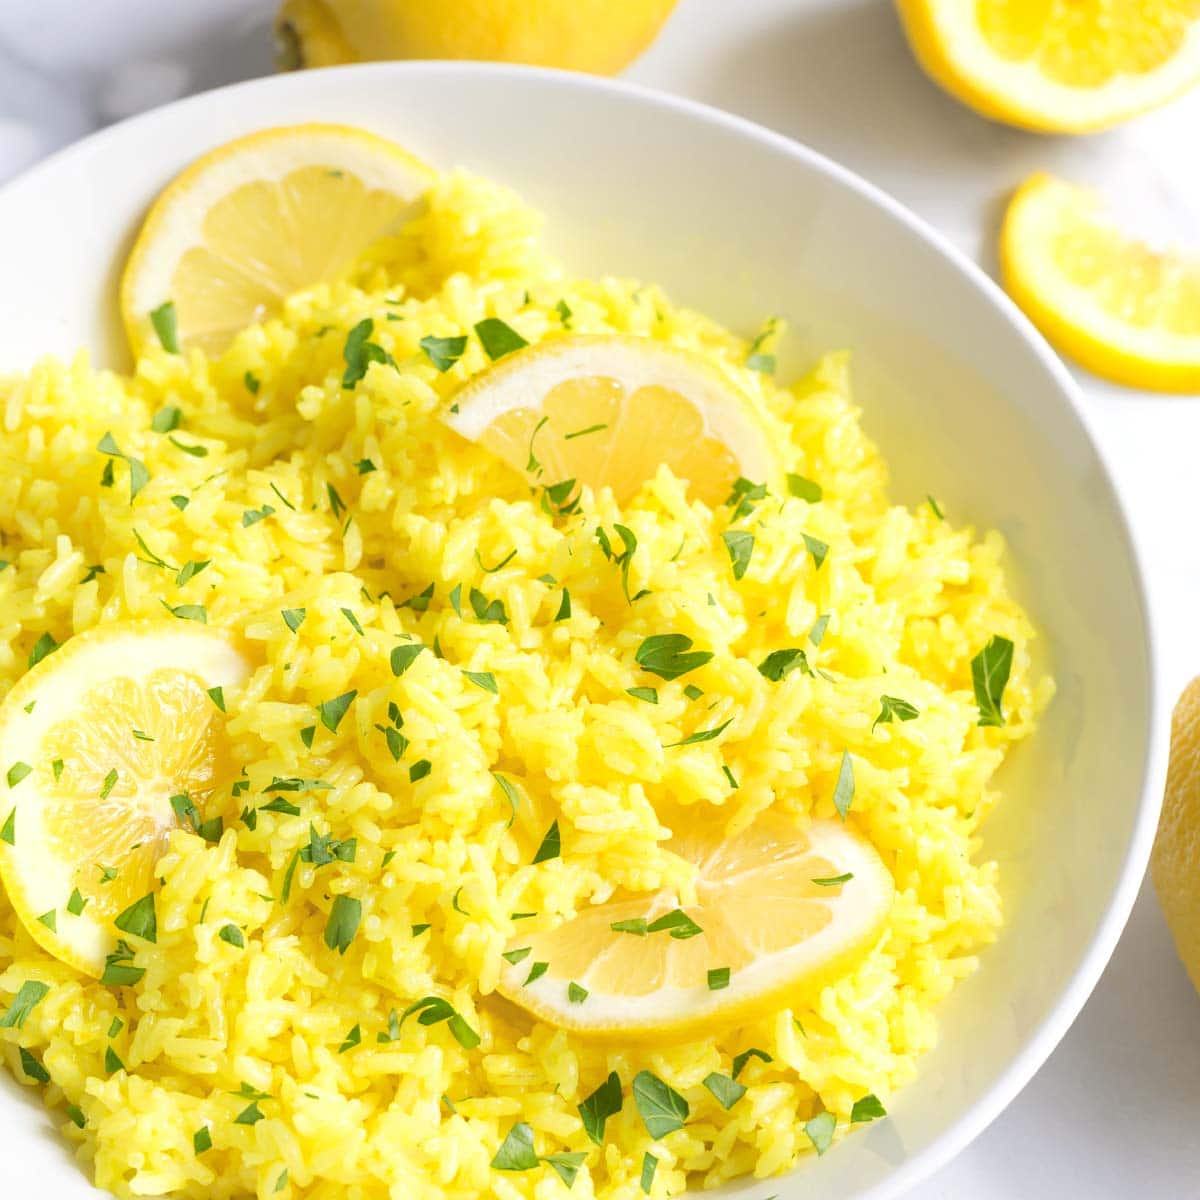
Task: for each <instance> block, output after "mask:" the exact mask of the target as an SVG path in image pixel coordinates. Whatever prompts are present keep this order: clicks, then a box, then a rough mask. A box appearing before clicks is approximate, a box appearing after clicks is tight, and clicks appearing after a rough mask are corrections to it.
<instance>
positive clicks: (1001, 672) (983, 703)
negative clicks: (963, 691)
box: [971, 634, 1013, 725]
mask: <svg viewBox="0 0 1200 1200" xmlns="http://www.w3.org/2000/svg"><path fill="white" fill-rule="evenodd" d="M1012 659H1013V644H1012V642H1011V641H1009V639H1008V638H1006V637H1000V636H999V634H996V635H994V636H993V637H992V638H991V639H989V641H988V644H987V645H986V646H984V648H983V649H982V650H980V652H979V653H978V654H977V655H975V657H974V658H973V659H971V680H972V682H973V683H974V685H975V703H976V704H977V705H978V706H979V724H980V725H1003V724H1004V709H1003V708H1002V707H1001V702H1002V701H1003V699H1004V689H1005V687H1007V686H1008V676H1009V672H1010V671H1011V670H1012Z"/></svg>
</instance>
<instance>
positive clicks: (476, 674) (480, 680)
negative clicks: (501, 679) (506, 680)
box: [463, 671, 500, 696]
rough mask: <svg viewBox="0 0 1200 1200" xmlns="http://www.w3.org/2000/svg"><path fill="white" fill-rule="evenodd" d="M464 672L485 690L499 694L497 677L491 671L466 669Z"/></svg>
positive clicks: (477, 685)
mask: <svg viewBox="0 0 1200 1200" xmlns="http://www.w3.org/2000/svg"><path fill="white" fill-rule="evenodd" d="M463 674H464V675H465V676H466V677H467V678H468V679H469V680H470V681H471V682H472V683H473V684H474V685H475V686H476V687H480V688H483V690H484V691H485V692H491V693H492V694H493V695H496V696H498V695H499V694H500V689H499V688H498V687H497V686H496V677H495V675H493V674H492V673H491V671H464V672H463Z"/></svg>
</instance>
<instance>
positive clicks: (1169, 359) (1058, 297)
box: [1000, 174, 1200, 392]
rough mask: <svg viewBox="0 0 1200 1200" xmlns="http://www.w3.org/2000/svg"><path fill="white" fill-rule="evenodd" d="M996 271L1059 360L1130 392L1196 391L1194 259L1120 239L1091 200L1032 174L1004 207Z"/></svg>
mask: <svg viewBox="0 0 1200 1200" xmlns="http://www.w3.org/2000/svg"><path fill="white" fill-rule="evenodd" d="M1000 262H1001V268H1002V271H1003V276H1004V284H1005V287H1007V288H1008V290H1009V292H1010V293H1011V294H1012V297H1013V299H1014V300H1016V302H1017V303H1018V304H1019V305H1020V306H1021V307H1022V308H1023V309H1024V310H1025V312H1026V313H1028V314H1029V317H1030V319H1031V320H1032V321H1033V322H1034V324H1036V325H1037V326H1038V327H1039V328H1040V329H1041V330H1042V332H1043V333H1044V334H1045V335H1046V336H1047V337H1048V338H1049V339H1050V340H1051V341H1052V342H1054V343H1055V345H1056V346H1058V348H1059V349H1061V350H1062V351H1063V353H1064V354H1069V355H1070V356H1071V357H1072V358H1074V359H1076V360H1077V361H1078V362H1080V363H1082V364H1083V365H1084V366H1085V367H1087V368H1088V369H1089V370H1092V371H1095V372H1096V374H1097V375H1103V376H1104V377H1105V378H1107V379H1114V380H1116V381H1117V382H1118V383H1125V384H1129V385H1130V386H1132V387H1141V388H1153V389H1156V390H1159V391H1174V392H1195V391H1200V259H1195V258H1192V259H1187V258H1185V257H1183V255H1181V254H1174V253H1170V252H1160V251H1156V250H1153V249H1151V248H1150V247H1149V246H1146V245H1144V244H1142V243H1141V242H1137V241H1134V240H1133V239H1131V238H1128V237H1126V236H1125V235H1124V234H1122V233H1121V231H1120V230H1119V229H1117V228H1116V227H1115V226H1114V225H1113V224H1112V223H1111V222H1110V221H1109V220H1107V219H1106V218H1105V216H1104V214H1103V212H1102V211H1101V208H1100V204H1099V201H1098V199H1097V197H1096V196H1095V195H1094V194H1093V193H1092V192H1091V191H1089V190H1088V189H1086V188H1080V187H1074V186H1072V185H1071V184H1068V183H1064V182H1063V181H1061V180H1058V179H1054V178H1052V177H1051V176H1049V175H1043V174H1038V175H1034V176H1033V177H1032V178H1031V179H1029V180H1028V181H1027V182H1026V183H1024V184H1023V185H1022V186H1021V188H1020V189H1019V190H1018V191H1017V193H1016V195H1015V196H1014V197H1013V199H1012V201H1011V203H1010V204H1009V207H1008V212H1007V214H1006V216H1005V219H1004V228H1003V231H1002V233H1001V238H1000Z"/></svg>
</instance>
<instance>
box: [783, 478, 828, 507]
mask: <svg viewBox="0 0 1200 1200" xmlns="http://www.w3.org/2000/svg"><path fill="white" fill-rule="evenodd" d="M787 486H788V494H789V495H791V496H795V497H796V498H797V499H800V500H806V501H808V503H809V504H816V502H817V501H818V500H820V499H821V497H822V496H823V495H824V494H825V493H824V491H823V490H822V489H821V485H820V484H819V483H814V482H813V481H812V480H811V479H805V478H804V476H803V475H792V474H789V475H788V477H787Z"/></svg>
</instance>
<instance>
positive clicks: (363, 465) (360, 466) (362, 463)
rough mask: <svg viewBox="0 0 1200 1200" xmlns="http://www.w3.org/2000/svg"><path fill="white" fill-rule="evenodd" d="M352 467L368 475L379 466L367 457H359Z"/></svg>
mask: <svg viewBox="0 0 1200 1200" xmlns="http://www.w3.org/2000/svg"><path fill="white" fill-rule="evenodd" d="M354 469H355V470H356V471H357V472H358V473H359V474H360V475H370V473H371V472H372V471H377V470H378V469H379V468H378V467H376V465H375V464H374V463H373V462H372V461H371V460H370V459H369V458H360V459H359V460H358V462H356V463H355V464H354Z"/></svg>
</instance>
